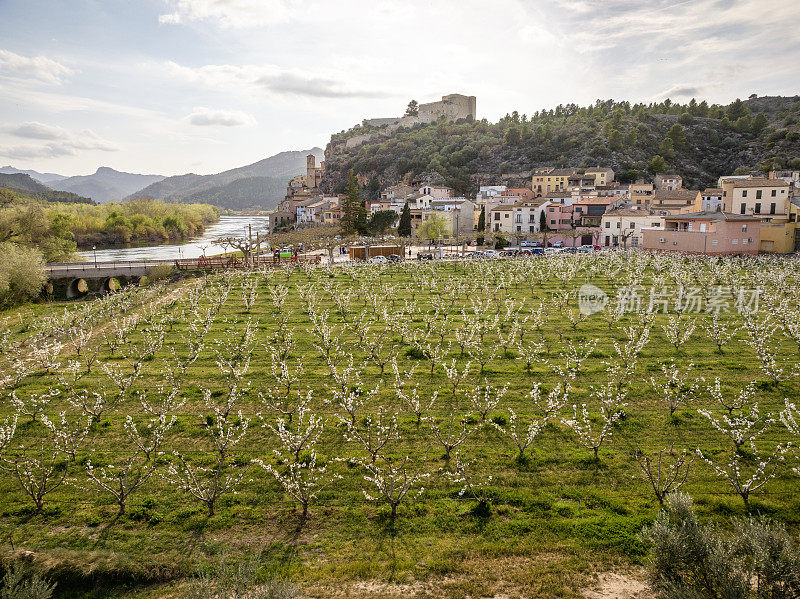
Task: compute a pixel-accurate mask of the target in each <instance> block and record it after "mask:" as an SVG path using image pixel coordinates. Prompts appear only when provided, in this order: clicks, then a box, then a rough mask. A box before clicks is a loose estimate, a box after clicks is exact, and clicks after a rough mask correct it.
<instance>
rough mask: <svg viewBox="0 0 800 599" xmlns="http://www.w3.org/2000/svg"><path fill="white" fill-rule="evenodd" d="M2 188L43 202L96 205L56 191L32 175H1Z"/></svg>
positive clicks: (67, 193) (68, 193) (77, 196)
mask: <svg viewBox="0 0 800 599" xmlns="http://www.w3.org/2000/svg"><path fill="white" fill-rule="evenodd" d="M0 188H5V189H9V190H11V191H13V192H17V193H22V194H24V195H25V197H28V198H31V199H34V200H41V201H43V202H67V203H70V204H94V202H93V201H92V200H91V199H89V198H85V197H83V196H79V195H77V194H74V193H71V192H68V191H54V190H52V189H50V188H49V187H47V186H46V185H43V184H41V183H39V182H38V181H36V180H34V179H32V178H31V177H30V175H26V174H24V173H15V174H5V173H0Z"/></svg>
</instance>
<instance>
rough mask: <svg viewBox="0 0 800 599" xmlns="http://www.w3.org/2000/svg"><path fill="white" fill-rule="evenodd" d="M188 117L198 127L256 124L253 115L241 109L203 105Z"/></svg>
mask: <svg viewBox="0 0 800 599" xmlns="http://www.w3.org/2000/svg"><path fill="white" fill-rule="evenodd" d="M186 118H187V119H188V120H189V122H190V123H191V124H192V125H196V126H198V127H213V126H220V127H242V126H245V125H255V124H256V120H255V119H254V118H253V117H252V116H251V115H249V114H247V113H245V112H242V111H240V110H213V109H211V108H204V107H202V106H199V107H197V108H195V109H194V110H193V111H192V113H191V114H190V115H189V116H188V117H186Z"/></svg>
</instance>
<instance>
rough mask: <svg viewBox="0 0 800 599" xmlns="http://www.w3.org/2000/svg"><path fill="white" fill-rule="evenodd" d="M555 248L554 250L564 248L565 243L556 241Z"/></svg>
mask: <svg viewBox="0 0 800 599" xmlns="http://www.w3.org/2000/svg"><path fill="white" fill-rule="evenodd" d="M553 247H554V248H563V247H564V242H563V241H554V242H553Z"/></svg>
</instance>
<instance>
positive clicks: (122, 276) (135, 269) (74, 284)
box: [45, 254, 320, 299]
mask: <svg viewBox="0 0 800 599" xmlns="http://www.w3.org/2000/svg"><path fill="white" fill-rule="evenodd" d="M319 259H320V257H319V256H318V255H301V256H299V257H298V260H297V261H298V262H310V263H318V262H319ZM291 261H292V260H291V258H290V257H286V256H284V257H281V258H280V259H279V260H278V261H277V262H276V261H275V260H274V259H273V257H272V255H271V254H270V255H269V256H267V255H266V254H263V255H262V256H261V257H260V258H259V257H256V259H255V264H254V265H249V264H246V263H245V262H244V260H243V259H242V257H241V256H210V257H204V256H201V257H200V258H184V259H180V260H130V261H117V262H64V263H52V264H46V265H45V272H46V273H47V276H48V279H49V283H48V287H47V291H48V293H49V294H51V295H53V294H56V295H59V296H63V297H66V298H67V299H72V298H77V297H82V296H84V295H86V294H87V293H89V292H90V291H91V292H99V293H107V292H109V291H116V290H117V289H119V288H120V287H122V286H124V285H128V284H132V283H133V284H136V283H138V282H139V281H140V280H141V278H142V277H144V276H147V275H148V274H150V272H151V271H152V269H153V268H157V267H159V266H169V267H172V268H175V269H178V270H193V271H198V270H199V271H204V270H225V269H231V268H253V267H255V268H258V267H262V266H263V267H267V268H269V267H277V266H279V265H280V264H287V263H290V262H291Z"/></svg>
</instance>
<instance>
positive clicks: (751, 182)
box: [722, 177, 789, 187]
mask: <svg viewBox="0 0 800 599" xmlns="http://www.w3.org/2000/svg"><path fill="white" fill-rule="evenodd" d="M722 182H723V183H732V184H733V186H734V187H789V183H788V182H786V181H784V180H783V179H764V178H762V177H757V178H754V179H723V180H722Z"/></svg>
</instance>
